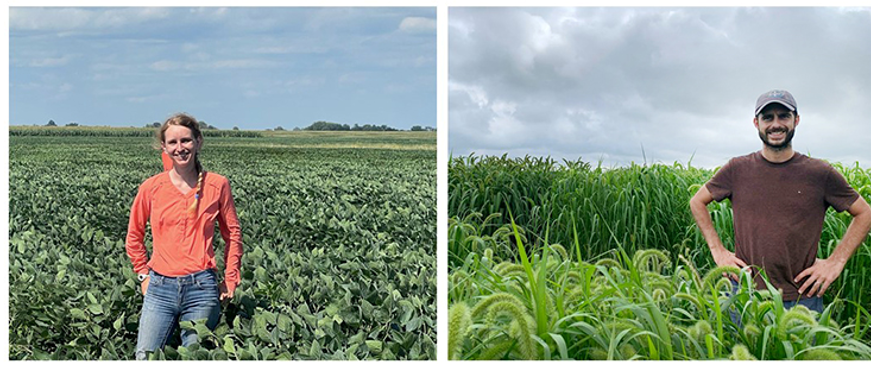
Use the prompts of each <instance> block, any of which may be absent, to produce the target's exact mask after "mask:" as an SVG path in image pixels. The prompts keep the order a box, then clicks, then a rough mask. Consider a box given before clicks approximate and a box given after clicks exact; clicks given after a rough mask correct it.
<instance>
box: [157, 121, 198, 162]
mask: <svg viewBox="0 0 871 365" xmlns="http://www.w3.org/2000/svg"><path fill="white" fill-rule="evenodd" d="M201 144H202V139H200V140H197V139H195V138H194V134H193V131H192V130H190V129H188V128H187V127H184V126H180V125H171V126H169V128H167V129H166V132H165V133H164V134H163V142H161V143H160V145H161V147H163V149H164V151H166V154H167V155H169V157H170V158H172V163H173V165H175V166H176V167H182V168H183V167H187V166H188V164H192V163H194V162H193V161H194V158H195V157H196V154H197V152H199V150H200V145H201Z"/></svg>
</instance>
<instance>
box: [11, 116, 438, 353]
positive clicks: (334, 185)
mask: <svg viewBox="0 0 871 365" xmlns="http://www.w3.org/2000/svg"><path fill="white" fill-rule="evenodd" d="M64 129H66V128H64ZM151 133H153V131H151ZM302 134H303V135H301V136H294V137H285V136H282V135H266V136H264V137H263V138H257V139H247V138H212V139H208V137H207V143H206V144H205V145H204V148H203V150H202V151H201V152H202V162H203V165H204V167H205V168H206V169H207V170H209V171H214V172H216V173H219V174H221V175H224V176H226V177H227V178H228V179H229V180H230V183H231V186H232V189H233V196H234V199H235V204H236V208H237V211H238V214H239V218H240V221H241V223H242V224H241V226H242V230H243V232H242V233H243V241H244V248H245V255H244V256H243V262H242V276H243V281H242V285H241V286H240V287H239V289H238V290H237V291H236V293H235V294H236V295H235V298H233V300H232V301H231V302H229V303H228V304H227V305H226V306H225V308H224V310H223V315H222V318H221V320H220V324H219V325H218V327H217V328H216V329H215V330H214V331H208V329H205V328H204V327H201V326H197V325H196V324H193V326H194V327H193V328H195V329H196V330H197V331H198V332H200V337H201V338H203V340H202V341H201V343H200V344H199V345H198V346H197V347H196V348H194V347H191V348H187V349H183V348H177V346H178V341H177V340H175V341H171V343H170V345H169V346H168V347H167V348H166V349H165V350H164V351H160V352H158V353H155V354H152V356H153V357H154V358H156V359H252V360H253V359H256V360H267V359H336V360H339V359H385V360H391V359H434V358H435V354H436V347H435V339H436V330H435V326H436V272H437V271H436V259H435V258H436V254H435V252H436V227H435V222H436V209H435V206H436V188H435V187H436V176H435V175H436V166H435V165H436V158H435V152H434V151H435V138H434V137H428V138H422V137H415V136H412V137H407V136H401V137H395V136H393V135H392V134H390V133H381V135H380V136H379V137H377V138H375V137H370V136H367V135H366V134H360V135H359V138H357V139H354V138H350V137H348V136H344V135H342V134H341V133H339V134H337V135H335V136H333V137H330V138H326V137H320V136H319V135H317V134H311V133H309V134H306V133H302ZM406 134H408V133H406ZM207 136H208V135H207ZM152 138H153V137H152V135H151V134H148V135H147V136H142V137H91V136H87V137H75V136H52V137H44V136H22V135H13V136H11V138H10V162H9V174H10V189H9V200H10V203H9V207H10V212H9V233H10V240H9V241H10V246H9V247H10V253H9V260H10V264H9V268H10V274H9V279H10V295H9V298H10V302H9V317H10V323H9V349H10V350H9V357H10V358H11V359H70V360H72V359H80V360H90V359H130V358H132V357H133V355H134V346H135V344H136V334H137V330H138V322H139V314H140V311H141V305H142V295H141V294H140V293H139V289H138V282H137V281H136V278H135V275H134V274H133V272H132V270H131V264H130V261H129V259H128V258H127V256H126V254H125V251H124V239H125V236H126V232H127V223H128V216H129V211H130V205H131V203H132V200H133V198H134V196H135V194H136V189H137V187H138V186H139V184H141V183H142V181H144V180H145V179H146V178H147V177H149V176H151V175H153V174H156V173H159V172H160V171H161V170H162V167H161V162H160V155H159V153H158V152H157V151H155V150H153V149H152V147H151V143H152V140H153V139H152ZM359 140H362V142H360V141H359ZM394 146H397V148H393V147H394ZM150 241H151V238H150V236H147V237H146V245H148V246H150V244H151V243H150ZM223 246H224V242H223V241H222V240H221V239H220V237H216V241H215V252H216V257H217V259H218V261H219V262H218V266H219V268H223V263H222V262H221V261H222V259H223V257H222V256H223V255H222V254H221V252H223ZM219 271H221V270H219Z"/></svg>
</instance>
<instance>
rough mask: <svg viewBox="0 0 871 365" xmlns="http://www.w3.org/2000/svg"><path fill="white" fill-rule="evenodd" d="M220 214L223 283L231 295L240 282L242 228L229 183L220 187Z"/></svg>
mask: <svg viewBox="0 0 871 365" xmlns="http://www.w3.org/2000/svg"><path fill="white" fill-rule="evenodd" d="M219 199H220V213H219V214H218V226H219V227H220V230H221V237H223V238H224V266H225V267H224V282H225V283H226V285H227V289H228V290H229V291H230V292H231V293H232V292H233V291H234V290H235V289H236V286H238V285H239V283H240V282H241V281H242V276H241V267H242V228H241V226H240V225H239V216H238V215H236V204H235V203H234V202H233V194H232V193H231V191H230V182H229V181H227V180H224V182H223V184H222V186H221V196H220V198H219Z"/></svg>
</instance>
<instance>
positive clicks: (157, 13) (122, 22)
mask: <svg viewBox="0 0 871 365" xmlns="http://www.w3.org/2000/svg"><path fill="white" fill-rule="evenodd" d="M169 14H170V12H169V10H168V9H165V8H121V9H109V10H105V9H88V8H23V7H11V8H9V28H10V30H12V31H62V30H75V31H81V30H90V29H105V28H120V27H126V26H130V25H131V24H142V23H146V22H150V21H155V20H158V19H163V18H165V17H167V16H169Z"/></svg>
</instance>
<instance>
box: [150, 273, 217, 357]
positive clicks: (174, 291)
mask: <svg viewBox="0 0 871 365" xmlns="http://www.w3.org/2000/svg"><path fill="white" fill-rule="evenodd" d="M149 275H150V278H149V282H148V289H147V290H146V294H145V300H144V303H143V304H142V315H141V316H140V317H139V337H138V339H137V342H136V359H137V360H145V359H146V357H147V356H148V352H154V351H156V350H157V349H161V348H163V347H164V346H166V343H167V341H168V339H169V337H170V336H172V334H173V332H175V329H176V327H177V326H178V322H179V321H195V320H199V319H206V326H208V327H209V329H215V327H216V326H217V325H218V320H219V319H220V317H221V301H220V300H219V291H218V280H217V275H216V274H215V271H214V270H212V269H208V270H204V271H200V272H197V273H193V274H190V275H185V276H179V277H169V276H163V275H160V274H158V273H156V272H154V271H151V272H150V274H149ZM196 342H198V338H197V333H196V331H194V330H184V329H183V330H182V331H181V344H182V346H190V345H191V344H194V343H196Z"/></svg>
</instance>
